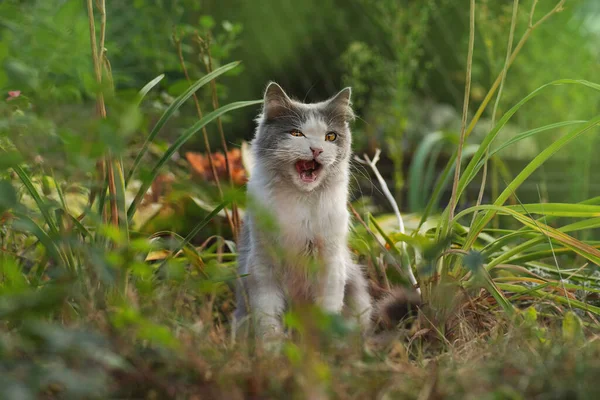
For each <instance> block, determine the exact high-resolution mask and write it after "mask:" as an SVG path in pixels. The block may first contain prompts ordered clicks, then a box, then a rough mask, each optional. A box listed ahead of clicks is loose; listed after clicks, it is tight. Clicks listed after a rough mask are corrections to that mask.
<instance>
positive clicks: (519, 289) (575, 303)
mask: <svg viewBox="0 0 600 400" xmlns="http://www.w3.org/2000/svg"><path fill="white" fill-rule="evenodd" d="M497 286H498V287H499V288H500V289H502V290H506V291H508V292H514V293H517V294H520V293H523V292H525V291H527V292H528V294H529V295H531V296H534V297H537V298H539V299H544V300H551V301H554V302H556V303H561V304H564V305H570V306H571V307H575V308H579V309H580V310H584V311H589V312H592V313H594V314H596V315H600V307H596V306H593V305H591V304H587V303H584V302H582V301H579V300H575V299H567V298H566V297H563V296H558V295H555V294H551V293H547V292H543V291H541V290H538V288H533V289H530V288H526V287H523V286H519V285H511V284H508V283H498V284H497ZM544 286H548V285H546V284H545V285H544Z"/></svg>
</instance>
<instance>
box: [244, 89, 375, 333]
mask: <svg viewBox="0 0 600 400" xmlns="http://www.w3.org/2000/svg"><path fill="white" fill-rule="evenodd" d="M350 94H351V89H350V88H346V89H343V90H342V91H340V92H339V93H338V94H337V95H335V96H334V97H332V98H330V99H329V100H327V101H323V102H320V103H312V104H306V103H302V102H299V101H295V100H292V99H290V98H289V97H288V96H287V95H286V94H285V92H284V91H283V89H282V88H281V87H280V86H279V85H277V84H276V83H271V84H269V86H268V87H267V90H266V92H265V95H264V104H263V110H262V114H260V115H259V116H258V118H257V122H258V127H257V129H256V134H255V137H254V140H253V141H252V147H251V149H252V150H251V151H252V153H253V159H254V163H253V167H252V170H251V173H250V180H249V182H248V199H249V204H252V205H254V206H249V207H248V210H247V214H246V218H245V222H244V227H243V232H242V234H241V237H240V239H241V240H240V244H239V250H238V251H239V259H238V263H239V265H238V272H239V275H240V277H241V278H240V279H239V281H238V287H237V293H236V295H237V296H236V297H237V310H236V312H235V316H234V317H235V320H236V323H238V324H239V323H240V321H242V320H243V319H244V318H245V317H246V316H247V315H249V314H250V313H249V312H251V314H252V315H253V316H254V318H253V320H254V322H255V332H256V334H257V336H259V337H265V336H267V337H269V336H276V335H279V334H281V333H282V318H281V317H282V314H283V312H284V311H285V309H286V307H287V306H289V304H290V302H291V301H306V302H310V303H313V302H314V303H316V304H317V305H319V306H321V307H322V308H323V309H324V310H325V311H327V312H330V313H341V312H342V311H344V312H345V313H346V312H351V313H353V315H354V316H356V317H357V318H358V321H359V322H360V323H361V325H362V326H363V328H365V329H367V328H368V327H369V325H370V319H371V298H370V295H369V293H368V290H367V282H366V280H365V278H364V277H363V274H362V271H361V269H360V267H359V266H358V265H357V264H355V263H354V262H353V260H352V257H351V254H350V251H349V249H348V246H347V237H348V229H349V219H350V217H349V213H348V209H347V201H348V183H349V179H350V157H351V139H352V137H351V132H350V129H349V122H351V121H352V120H353V118H354V114H353V111H352V108H351V106H350ZM268 221H270V222H268ZM310 262H313V264H314V265H316V268H315V269H313V270H312V271H313V273H311V269H310V267H309V264H310ZM313 264H310V265H313Z"/></svg>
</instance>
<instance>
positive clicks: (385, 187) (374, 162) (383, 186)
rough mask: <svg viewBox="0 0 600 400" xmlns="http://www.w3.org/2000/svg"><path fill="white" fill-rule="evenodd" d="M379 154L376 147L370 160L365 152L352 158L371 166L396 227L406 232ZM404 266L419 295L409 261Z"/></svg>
mask: <svg viewBox="0 0 600 400" xmlns="http://www.w3.org/2000/svg"><path fill="white" fill-rule="evenodd" d="M380 155H381V150H380V149H377V150H376V151H375V155H374V156H373V160H371V159H370V158H369V156H368V155H366V154H364V155H363V158H362V159H361V158H358V157H355V158H354V159H355V160H356V161H357V162H359V163H361V164H365V165H368V166H369V167H371V170H373V173H374V174H375V177H376V178H377V180H378V181H379V185H380V186H381V190H382V191H383V194H384V195H385V197H386V198H387V200H388V202H389V203H390V205H391V206H392V209H393V210H394V214H395V215H396V219H397V220H398V227H399V229H400V233H402V234H406V230H405V229H404V221H403V220H402V215H401V214H400V209H399V208H398V203H396V200H395V199H394V196H393V195H392V192H390V189H389V188H388V185H387V183H386V182H385V179H383V177H382V176H381V174H380V173H379V170H378V169H377V162H378V161H379V156H380ZM402 250H403V252H404V254H406V243H405V242H402ZM415 251H416V250H415ZM406 267H407V268H406V269H407V270H408V278H409V280H410V283H411V284H412V285H413V286H414V287H415V288H416V290H417V293H419V295H420V294H421V289H419V288H418V283H417V279H416V278H415V275H414V274H413V271H412V267H411V265H410V261H409V262H408V265H407V266H406Z"/></svg>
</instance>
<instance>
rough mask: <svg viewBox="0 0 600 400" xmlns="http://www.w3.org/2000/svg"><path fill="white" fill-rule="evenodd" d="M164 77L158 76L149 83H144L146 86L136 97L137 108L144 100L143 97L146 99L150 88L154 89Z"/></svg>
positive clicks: (162, 75)
mask: <svg viewBox="0 0 600 400" xmlns="http://www.w3.org/2000/svg"><path fill="white" fill-rule="evenodd" d="M164 77H165V74H160V75H159V76H157V77H156V78H154V79H152V80H151V81H150V82H148V83H146V85H145V86H144V87H143V88H142V89H141V90H140V91H139V92H138V95H137V105H138V106H139V105H140V103H141V102H142V100H144V97H146V95H147V94H148V92H149V91H151V90H152V88H154V86H156V85H157V84H158V83H159V82H160V81H162V80H163V78H164Z"/></svg>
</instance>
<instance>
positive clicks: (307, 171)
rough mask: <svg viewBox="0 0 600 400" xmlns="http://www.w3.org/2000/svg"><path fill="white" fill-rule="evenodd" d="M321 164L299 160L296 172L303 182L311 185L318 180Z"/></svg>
mask: <svg viewBox="0 0 600 400" xmlns="http://www.w3.org/2000/svg"><path fill="white" fill-rule="evenodd" d="M320 169H321V164H319V163H318V162H317V161H315V160H299V161H297V162H296V171H298V175H300V180H302V182H306V183H311V182H314V181H316V180H317V175H318V173H319V170H320Z"/></svg>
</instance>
